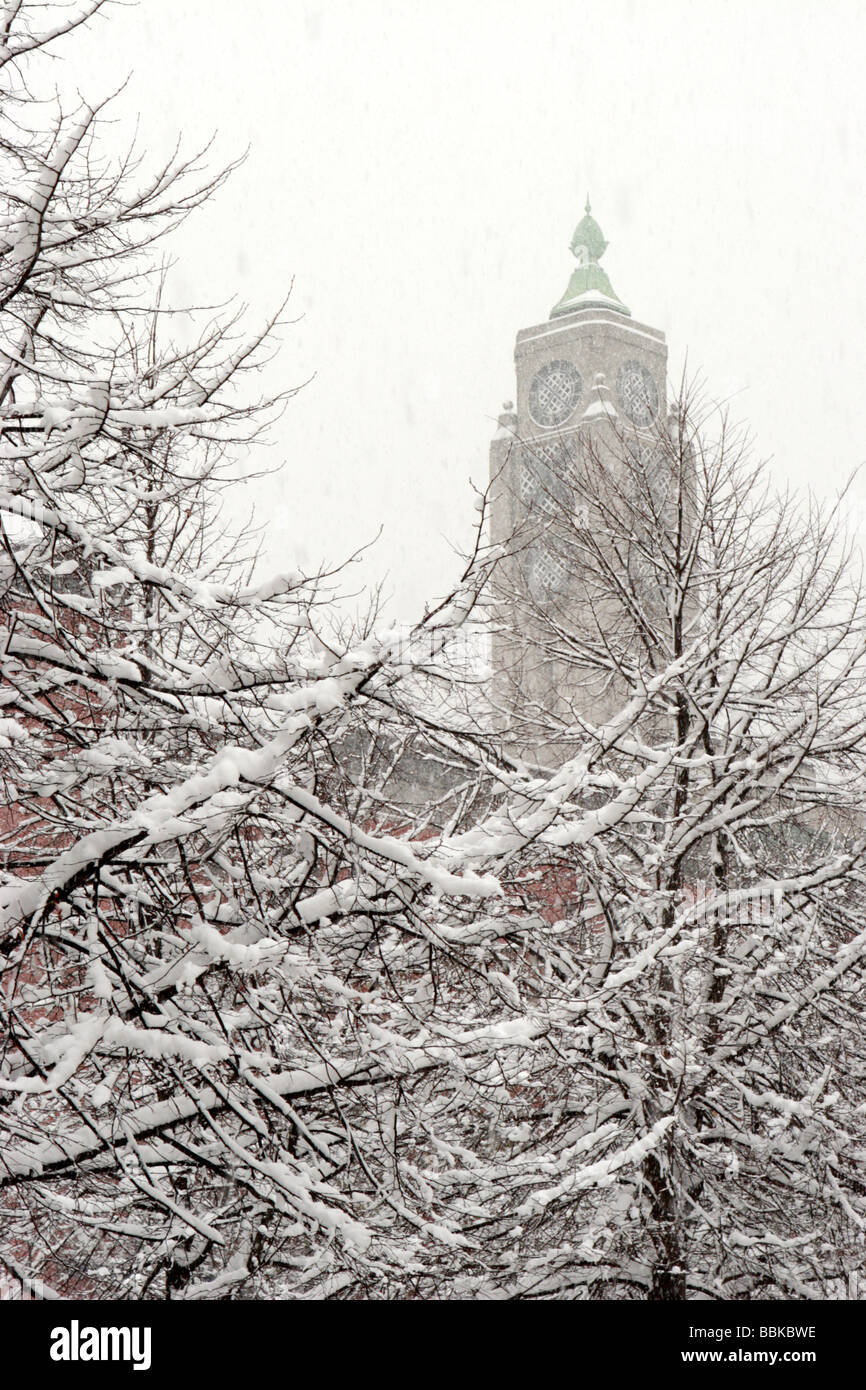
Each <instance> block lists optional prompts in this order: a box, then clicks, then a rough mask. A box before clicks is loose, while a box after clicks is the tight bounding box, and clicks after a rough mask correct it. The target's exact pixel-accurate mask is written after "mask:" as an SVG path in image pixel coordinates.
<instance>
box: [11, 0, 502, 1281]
mask: <svg viewBox="0 0 866 1390" xmlns="http://www.w3.org/2000/svg"><path fill="white" fill-rule="evenodd" d="M100 8H101V6H100V5H99V4H95V5H91V6H89V7H85V9H83V10H82V11H80V12H78V11H68V10H60V9H58V8H57V7H55V11H54V12H55V14H56V15H59V23H58V24H57V25H56V26H55V27H52V28H51V29H50V30H47V31H42V32H40V31H39V29H38V25H39V22H40V19H41V18H42V17H43V15H44V11H43V10H42V8H41V7H39V6H35V5H34V6H29V5H26V4H24V5H21V4H13V5H7V6H6V7H5V9H4V11H3V22H4V28H3V31H2V34H3V40H4V47H3V50H2V56H3V59H4V64H5V66H4V74H5V81H6V88H5V91H4V106H3V118H4V120H5V127H4V131H3V143H2V150H3V162H4V167H3V169H2V174H3V180H2V190H3V191H2V192H0V209H2V225H3V231H2V236H3V262H2V273H0V282H2V297H0V355H2V361H3V364H4V374H3V379H2V383H0V459H2V493H0V510H2V514H3V516H4V518H5V528H4V533H3V534H4V546H3V556H4V558H3V570H2V586H3V588H2V598H0V612H2V643H0V646H2V654H0V673H2V693H3V705H4V717H3V720H2V723H0V742H2V748H0V759H2V785H3V788H4V794H5V806H4V810H3V821H2V851H3V874H2V884H0V956H2V983H3V993H2V997H3V1010H4V1012H3V1033H2V1059H0V1096H2V1108H0V1116H2V1118H0V1186H2V1188H3V1197H2V1201H3V1218H4V1219H3V1235H2V1243H0V1260H2V1261H3V1262H4V1263H5V1264H6V1266H7V1268H8V1269H9V1270H10V1271H12V1272H14V1273H15V1274H16V1277H21V1278H22V1279H27V1280H30V1281H31V1282H35V1281H37V1280H39V1281H41V1286H42V1287H43V1290H47V1291H49V1292H50V1291H51V1290H52V1289H54V1291H55V1292H59V1293H60V1294H61V1295H62V1296H68V1295H70V1294H78V1295H80V1296H93V1297H100V1296H107V1295H112V1296H120V1297H138V1296H147V1297H154V1296H159V1297H173V1296H179V1295H183V1296H191V1297H224V1296H231V1292H232V1291H234V1292H235V1293H237V1294H239V1295H240V1296H245V1297H251V1296H256V1294H262V1293H265V1294H269V1295H271V1296H272V1295H274V1294H275V1293H276V1294H279V1293H280V1292H285V1291H286V1290H290V1291H300V1292H303V1291H304V1290H313V1291H316V1292H321V1291H322V1290H329V1289H334V1290H338V1289H340V1288H343V1287H349V1288H353V1289H355V1288H365V1289H366V1288H371V1289H377V1290H379V1291H381V1290H382V1289H386V1288H388V1287H389V1286H390V1284H391V1283H393V1281H395V1280H396V1279H397V1278H398V1277H400V1276H401V1275H402V1273H403V1272H405V1267H406V1259H407V1250H408V1249H409V1246H407V1243H406V1235H407V1234H408V1236H409V1237H410V1238H411V1239H410V1245H411V1240H414V1241H415V1242H416V1243H417V1244H418V1245H419V1246H420V1245H423V1244H424V1243H425V1242H426V1243H430V1242H432V1244H433V1245H434V1247H437V1242H438V1243H440V1244H441V1243H442V1242H444V1243H445V1244H446V1245H447V1243H448V1242H449V1241H450V1240H451V1235H450V1231H449V1230H447V1229H446V1227H445V1226H442V1228H441V1230H440V1228H439V1227H438V1226H437V1223H436V1221H435V1219H434V1218H433V1217H432V1216H431V1215H429V1213H428V1212H427V1208H428V1205H429V1204H428V1199H427V1192H426V1188H425V1187H424V1186H423V1184H422V1185H421V1186H418V1187H416V1188H415V1190H412V1191H409V1190H405V1188H403V1189H394V1187H393V1176H394V1171H395V1170H394V1167H393V1165H394V1161H395V1160H394V1157H393V1155H392V1154H391V1153H389V1152H388V1151H387V1150H383V1148H382V1144H381V1136H380V1121H381V1123H383V1124H384V1123H385V1120H384V1119H383V1118H382V1117H384V1116H386V1115H388V1114H390V1113H391V1109H389V1107H390V1106H391V1101H390V1100H388V1101H387V1103H386V1102H385V1101H383V1100H382V1097H384V1096H389V1097H390V1096H392V1095H393V1094H394V1092H395V1088H396V1091H397V1092H398V1093H399V1087H400V1077H401V1076H402V1075H403V1072H404V1070H405V1069H406V1068H407V1067H408V1069H409V1070H410V1071H411V1072H412V1073H413V1075H417V1076H419V1077H420V1076H424V1075H427V1074H429V1073H431V1072H433V1071H441V1070H443V1069H445V1070H447V1069H448V1068H449V1067H450V1066H452V1065H454V1058H455V1057H456V1058H459V1057H460V1056H461V1055H463V1054H464V1053H468V1054H470V1055H474V1054H475V1053H476V1052H478V1051H479V1050H481V1051H483V1050H484V1049H485V1048H486V1047H488V1046H489V1045H490V1041H489V1039H488V1038H487V1037H486V1035H485V1036H482V1037H475V1036H472V1037H467V1038H465V1039H461V1038H451V1037H449V1036H448V1034H447V1033H439V1032H436V1031H435V1030H434V1031H433V1032H432V1033H431V1034H430V1035H429V1036H427V1035H424V1034H422V1035H419V1037H418V1039H417V1041H416V1042H415V1043H413V1044H412V1045H411V1047H410V1056H409V1060H395V1059H394V1058H392V1057H391V1054H390V1044H389V1042H388V1039H389V1036H390V1034H389V1028H393V1027H394V1026H395V1019H399V1023H398V1024H397V1025H396V1026H398V1027H400V1028H401V1029H403V1031H405V1030H406V1029H407V1028H408V1029H411V1028H413V1027H414V1020H415V1016H416V1006H415V1005H414V1004H413V1003H412V1002H411V996H412V993H413V991H417V989H418V988H419V984H418V981H419V979H420V975H421V974H422V973H423V971H424V969H427V968H429V967H430V966H431V963H432V966H433V968H434V970H435V969H436V959H437V956H438V952H439V950H440V948H441V951H442V952H444V953H445V955H446V956H447V957H448V958H449V960H450V959H451V958H452V957H454V958H455V959H457V960H458V961H459V971H458V973H464V974H465V972H466V971H469V972H470V973H471V972H472V971H473V970H474V969H475V955H474V951H473V952H470V953H469V955H468V957H467V958H466V959H462V958H461V956H460V951H459V949H458V947H457V945H455V943H454V942H453V941H452V940H451V938H450V937H449V936H448V934H447V933H446V934H445V935H443V936H442V937H441V939H439V938H435V939H434V938H433V937H431V935H430V932H429V930H428V928H427V927H426V916H425V914H426V912H427V908H426V906H425V904H426V903H427V901H428V899H430V898H431V897H432V896H434V895H435V896H436V897H437V898H441V900H442V901H443V902H447V901H450V900H452V898H455V897H456V898H457V899H458V900H459V899H460V898H461V897H464V896H465V897H468V898H469V899H470V900H473V901H477V900H479V899H480V900H484V899H486V898H488V897H490V896H491V895H493V894H495V893H496V891H497V885H496V883H495V881H493V880H492V879H490V878H486V877H479V876H477V875H473V874H472V873H471V872H469V873H462V872H461V868H462V865H461V862H460V860H459V859H456V860H454V861H453V862H452V860H451V859H449V852H448V848H447V835H448V831H449V829H450V828H451V827H452V826H453V825H454V824H456V822H457V821H458V820H459V818H460V815H461V813H462V811H463V810H464V809H465V805H466V798H467V796H468V794H469V785H468V780H467V779H469V778H470V775H474V776H475V779H476V781H477V777H478V771H477V758H476V753H475V748H476V746H477V739H476V740H475V743H472V742H471V741H469V740H467V739H465V738H464V731H463V730H462V729H461V728H460V727H459V726H457V725H455V727H454V728H453V729H452V728H450V727H449V726H448V724H447V722H443V719H442V711H441V709H440V710H439V711H438V712H431V710H430V709H429V708H426V709H425V708H422V707H421V706H418V707H417V709H414V706H413V702H412V698H411V697H410V695H408V694H407V696H405V697H404V695H403V694H402V693H401V686H402V685H403V684H405V683H406V678H407V676H411V675H412V673H413V669H414V667H415V666H416V665H417V664H418V663H417V662H416V661H415V658H414V657H413V656H412V654H411V643H410V647H409V649H408V651H407V650H404V647H403V644H402V643H401V642H399V641H397V640H395V636H394V634H393V633H388V632H386V633H385V634H384V635H383V636H381V637H380V636H378V635H377V634H376V632H375V631H372V630H371V631H368V632H366V633H360V634H355V635H354V636H353V635H348V636H347V637H346V638H345V640H343V641H342V643H339V642H337V640H336V639H335V637H334V632H335V624H334V622H333V621H330V619H329V612H330V605H331V600H332V591H333V582H332V581H333V576H332V577H331V578H330V579H329V578H328V577H327V576H323V575H319V574H315V575H309V576H308V575H305V574H302V573H300V572H291V573H287V574H282V575H279V576H277V577H276V578H274V579H271V580H266V581H264V582H253V580H252V579H251V578H250V577H249V576H248V575H247V576H244V575H240V576H238V575H233V574H232V572H231V565H232V562H233V561H234V560H235V559H236V558H237V557H236V554H235V553H234V552H233V551H232V550H231V549H230V550H229V554H228V556H227V564H228V568H227V567H226V565H222V566H217V567H216V570H215V564H214V557H213V555H212V553H211V550H210V544H211V539H212V530H210V529H209V526H210V523H211V515H210V511H209V509H210V507H211V505H212V500H213V497H214V485H215V481H216V476H215V464H216V463H218V462H220V461H221V460H223V459H225V460H226V461H227V462H228V463H229V465H231V462H232V458H233V457H234V455H233V452H232V451H233V450H234V449H236V447H237V446H239V445H240V446H248V445H249V443H250V441H251V440H254V439H255V437H256V434H257V432H258V431H259V430H260V429H261V427H262V425H263V422H265V421H266V420H267V418H268V416H269V415H270V414H272V412H273V410H274V409H276V408H279V406H280V405H281V403H282V402H281V400H280V399H277V400H265V401H261V400H253V401H252V402H251V401H250V398H249V397H250V393H249V390H248V389H247V390H245V389H244V384H245V381H249V384H252V381H253V379H254V374H255V372H256V369H257V366H258V365H259V364H260V362H261V361H262V357H263V354H265V353H267V351H268V350H269V349H268V347H267V342H266V335H265V334H263V333H259V334H255V335H253V336H252V337H251V338H249V339H244V338H243V337H241V336H240V329H239V325H238V324H236V323H234V322H232V321H231V320H226V319H225V318H222V319H216V320H211V321H209V322H206V323H205V326H204V329H203V331H202V332H201V334H200V336H199V337H198V338H197V339H195V340H194V341H191V342H187V343H186V344H183V343H176V342H173V341H172V340H171V339H170V337H169V329H170V325H171V322H172V319H171V315H170V312H169V310H168V308H167V307H166V306H165V305H164V304H163V303H162V302H161V299H160V283H161V272H160V265H159V262H158V261H156V260H155V259H154V258H153V256H152V255H151V252H152V249H154V243H156V242H157V241H158V239H159V238H160V237H162V236H164V235H165V234H166V233H167V232H170V231H171V229H172V228H173V227H175V226H176V225H177V223H178V221H179V220H180V219H181V218H183V217H184V216H186V215H187V214H188V213H189V212H190V211H191V210H193V209H194V208H196V207H197V206H199V205H200V204H201V202H202V201H203V200H204V199H206V198H207V197H208V196H210V195H211V194H212V193H213V192H214V190H215V189H216V188H217V187H218V186H219V183H220V182H221V180H222V177H223V176H222V175H217V176H216V177H214V176H212V175H209V174H208V173H207V172H206V170H201V169H200V168H199V161H198V160H189V159H185V158H183V157H182V156H180V155H179V154H176V155H175V156H173V158H172V159H171V160H170V161H169V162H168V163H167V164H165V165H164V166H162V167H161V168H159V169H158V170H157V172H156V173H148V172H147V171H146V170H145V169H144V168H143V167H142V168H137V167H136V165H135V162H134V161H133V160H132V159H131V158H130V159H127V160H125V161H121V162H120V164H119V165H115V164H113V163H112V162H111V160H110V159H108V158H107V157H106V156H105V155H104V154H103V148H102V144H101V143H100V131H99V125H98V120H97V118H98V114H99V113H98V111H97V110H95V109H92V108H90V107H80V108H79V109H77V110H75V111H73V112H69V113H67V112H65V111H64V109H63V105H62V102H60V101H59V99H58V113H57V117H56V120H55V122H54V124H53V125H52V126H51V127H50V128H49V129H45V128H43V127H42V125H41V124H39V122H40V120H41V118H42V113H43V111H44V107H43V106H42V105H41V104H40V103H38V102H36V101H35V100H32V99H31V95H30V88H29V86H28V85H26V84H25V80H24V76H23V75H22V71H21V69H20V63H21V62H22V61H24V60H25V59H27V57H28V55H29V57H30V58H33V57H34V56H35V58H36V59H37V60H38V57H39V54H40V51H41V50H42V49H43V48H45V47H47V46H48V45H50V44H54V43H56V42H59V41H60V40H62V39H63V38H65V37H66V36H67V35H69V34H70V33H71V32H72V31H73V30H74V29H75V28H76V27H77V25H78V23H79V22H82V21H83V20H85V19H86V18H87V17H88V16H91V15H94V14H95V13H96V12H97V11H98V10H99V9H100ZM29 81H30V74H29V69H28V82H29ZM31 120H32V121H33V123H34V124H33V127H32V128H30V127H29V124H28V123H29V122H30V121H31ZM155 324H156V325H158V328H157V329H155V328H154V325H155ZM205 543H206V544H205ZM489 563H490V557H487V556H485V555H484V554H483V553H482V552H481V550H480V549H479V551H478V552H477V553H476V555H475V556H474V557H473V558H472V559H471V560H470V563H469V564H468V566H467V569H466V572H465V574H464V575H463V577H462V578H461V580H460V582H459V584H458V586H457V588H456V590H455V592H454V594H452V595H451V597H450V598H449V599H448V600H445V601H443V603H441V604H439V605H437V606H436V607H434V608H433V609H432V610H431V611H430V612H429V613H428V614H427V615H426V616H425V618H424V619H423V620H422V622H421V623H420V624H419V625H418V629H417V631H416V634H415V637H416V640H417V639H418V637H419V636H421V637H423V643H422V645H423V647H424V652H425V656H424V662H423V663H422V665H423V666H424V669H425V670H426V671H427V673H428V674H427V678H428V679H436V673H435V670H434V669H433V668H434V667H435V663H436V660H437V654H438V653H440V652H441V651H442V649H443V647H444V645H445V644H446V643H447V642H448V640H449V638H450V637H451V635H452V633H453V632H454V630H455V628H459V626H460V625H461V623H463V622H464V621H465V620H466V619H467V617H468V615H469V614H470V613H471V611H472V609H473V607H474V605H475V602H476V599H477V596H478V593H479V592H480V590H481V589H482V588H483V585H484V582H485V578H486V574H487V570H488V568H489ZM263 634H264V635H263ZM410 636H411V634H410ZM413 709H414V712H413ZM422 736H424V737H427V738H428V741H429V742H430V745H431V747H432V746H433V744H434V743H435V757H436V758H437V759H438V760H439V762H440V764H441V762H442V760H443V758H444V759H446V760H450V761H456V762H457V763H458V764H459V766H460V768H462V772H461V774H460V775H461V776H462V778H463V782H464V784H466V785H465V786H464V789H463V791H462V792H461V793H460V795H459V796H457V798H456V800H455V798H454V797H453V796H452V797H451V800H450V803H449V804H448V805H445V802H447V801H448V798H447V797H446V798H445V799H444V801H443V807H442V810H441V813H440V814H438V815H433V814H431V812H430V808H429V807H427V808H426V809H425V812H424V814H423V817H422V821H423V824H421V825H418V824H416V821H417V817H416V818H415V820H413V818H412V817H411V816H407V815H406V813H405V812H403V811H402V810H400V808H399V798H397V802H398V804H397V805H395V797H394V795H393V793H392V791H391V783H392V782H393V779H394V764H395V761H399V755H400V751H401V749H402V748H405V747H406V746H407V744H408V743H409V742H411V743H412V745H413V748H415V749H416V750H417V747H418V744H419V740H420V739H421V737H422ZM473 768H474V769H475V771H474V773H473V771H472V770H473ZM440 799H441V798H440ZM473 930H475V931H477V930H479V928H477V927H476V928H473ZM407 981H409V982H411V983H407ZM407 999H408V1002H407ZM450 1007H451V1005H449V1008H450ZM491 1036H493V1035H491ZM388 1123H389V1124H390V1121H388ZM398 1129H399V1125H395V1126H392V1129H391V1132H392V1133H394V1134H396V1133H397V1131H398ZM374 1236H376V1237H377V1238H378V1239H377V1240H376V1241H374V1239H373V1237H374ZM437 1248H438V1247H437Z"/></svg>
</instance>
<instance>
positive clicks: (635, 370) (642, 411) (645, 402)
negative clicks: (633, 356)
mask: <svg viewBox="0 0 866 1390" xmlns="http://www.w3.org/2000/svg"><path fill="white" fill-rule="evenodd" d="M616 389H617V394H618V396H619V406H620V410H621V411H622V412H623V414H624V415H627V416H628V418H629V419H630V420H631V422H632V424H633V425H637V426H638V427H639V428H641V427H643V426H645V425H649V424H651V423H652V421H653V420H654V419H655V416H656V412H657V410H658V408H659V393H658V391H657V390H656V384H655V382H654V381H653V379H652V373H651V372H648V371H647V369H646V367H642V366H641V364H640V363H639V362H623V364H622V366H621V367H620V369H619V371H618V372H617V376H616Z"/></svg>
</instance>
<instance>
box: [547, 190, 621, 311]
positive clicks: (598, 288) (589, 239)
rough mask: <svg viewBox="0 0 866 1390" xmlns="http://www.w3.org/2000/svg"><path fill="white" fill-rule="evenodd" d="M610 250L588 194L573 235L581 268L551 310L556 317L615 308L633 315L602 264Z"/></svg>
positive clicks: (574, 274)
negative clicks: (587, 310) (577, 312)
mask: <svg viewBox="0 0 866 1390" xmlns="http://www.w3.org/2000/svg"><path fill="white" fill-rule="evenodd" d="M606 250H607V242H606V241H605V239H604V236H603V234H602V230H601V227H600V226H599V225H598V223H597V222H596V220H595V218H594V217H593V216H592V212H591V209H590V206H589V197H587V200H586V210H585V214H584V216H583V217H582V218H581V220H580V221H579V222H578V224H577V226H576V227H575V229H574V236H573V237H572V238H571V252H572V255H573V256H574V257H575V259H576V260H577V269H576V270H575V271H573V272H572V276H571V279H570V280H569V282H568V289H567V290H566V291H565V294H564V295H563V296H562V298H561V299H560V301H559V303H558V304H556V305H555V306H554V307H553V308H552V309H551V311H550V317H551V318H552V319H555V318H558V317H559V316H560V315H561V314H573V313H574V312H575V311H576V310H577V309H613V310H614V312H615V313H618V314H628V315H629V317H631V310H630V309H627V308H626V306H625V305H624V304H623V302H622V300H621V299H620V298H619V296H618V295H617V294H615V293H614V289H613V286H612V285H611V283H610V280H609V279H608V278H607V275H606V273H605V272H604V271H603V270H602V268H601V266H600V265H599V263H598V262H599V260H600V259H601V257H602V256H603V255H604V253H605V251H606Z"/></svg>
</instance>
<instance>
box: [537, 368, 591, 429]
mask: <svg viewBox="0 0 866 1390" xmlns="http://www.w3.org/2000/svg"><path fill="white" fill-rule="evenodd" d="M582 390H583V382H582V381H581V379H580V372H579V371H578V370H577V368H576V367H574V366H572V364H571V363H570V362H559V361H557V362H547V363H545V365H544V366H543V367H541V368H540V370H539V371H538V372H536V374H535V377H534V378H533V381H532V385H531V386H530V388H529V413H530V415H531V416H532V418H533V420H534V421H535V423H536V425H542V426H543V427H544V428H545V429H552V428H553V426H554V425H562V424H564V423H565V421H566V420H567V419H568V417H569V415H571V414H572V412H573V411H574V409H575V407H576V405H577V403H578V401H579V400H580V393H581V391H582Z"/></svg>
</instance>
